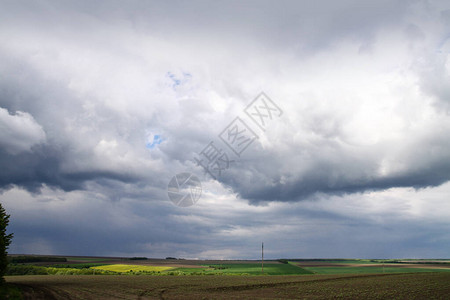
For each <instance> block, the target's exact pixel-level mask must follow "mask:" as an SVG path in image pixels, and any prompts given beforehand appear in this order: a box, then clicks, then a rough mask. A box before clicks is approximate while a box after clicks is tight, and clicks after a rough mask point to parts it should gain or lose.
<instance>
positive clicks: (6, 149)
mask: <svg viewBox="0 0 450 300" xmlns="http://www.w3.org/2000/svg"><path fill="white" fill-rule="evenodd" d="M449 80H450V4H449V3H448V1H425V0H424V1H421V0H417V1H325V0H320V1H45V0H40V1H6V0H0V202H1V203H2V205H3V206H4V207H5V209H6V210H7V212H8V213H9V214H11V223H10V226H9V231H10V232H13V233H14V240H13V243H12V245H11V246H10V251H9V252H10V253H27V254H61V255H105V256H146V257H166V256H175V257H183V258H199V259H232V258H240V259H247V258H250V259H256V258H258V257H259V251H260V246H261V242H263V241H264V243H265V252H266V256H267V257H268V258H282V257H288V258H294V257H296V258H301V257H304V258H333V257H340V258H352V257H353V258H356V257H357V258H448V249H449V248H450V138H449V136H450V134H449V133H450V84H449V83H450V81H449ZM261 93H264V94H263V95H265V97H268V99H270V101H269V100H267V101H266V103H269V104H271V105H272V106H271V107H272V108H274V107H277V108H279V111H276V113H275V111H274V110H270V109H268V108H267V107H266V108H265V110H264V107H263V106H259V111H260V113H261V114H260V115H259V117H260V119H259V120H262V119H261V118H263V116H265V121H266V122H265V123H264V126H263V127H260V126H258V124H257V122H256V121H255V120H257V117H258V116H256V115H253V116H254V117H255V118H254V119H252V118H251V114H247V113H246V110H248V109H249V107H250V108H253V107H252V106H251V105H252V103H256V102H252V101H253V100H255V99H258V98H257V97H258V95H261ZM266 99H267V98H266ZM269 106H270V105H269ZM269 108H270V107H269ZM272 112H273V114H271V113H272ZM267 116H270V118H269V117H267ZM236 118H239V119H238V120H240V121H242V123H243V124H245V126H247V127H246V128H247V131H246V132H249V130H251V132H252V134H253V137H254V139H253V140H252V142H251V144H248V147H246V148H245V149H244V150H243V151H242V152H239V151H238V152H239V155H236V153H235V152H233V151H232V147H230V144H227V140H226V138H230V137H232V136H231V135H230V132H231V131H230V130H231V128H233V126H232V125H233V124H234V123H232V122H234V120H236ZM240 132H242V131H240ZM221 133H225V134H221ZM227 133H228V135H227ZM224 137H225V138H224ZM240 141H245V138H243V139H241V140H240ZM228 142H229V143H232V142H231V141H230V140H228ZM208 145H214V146H215V147H216V148H215V149H217V150H218V151H220V153H221V155H222V154H223V156H220V157H222V158H227V159H228V160H227V163H226V164H225V165H223V164H222V166H225V167H224V168H223V169H222V170H221V173H220V174H218V176H214V177H215V178H213V177H212V176H211V175H210V174H208V173H207V172H206V169H204V168H203V167H202V166H201V165H199V163H198V160H196V159H200V158H201V157H202V155H204V154H205V153H206V152H207V151H206V149H208ZM222 162H224V160H222ZM228 163H229V164H228ZM186 172H187V173H190V174H194V175H195V176H197V178H199V180H200V182H201V188H202V194H201V197H200V199H199V200H198V202H197V203H196V204H194V205H192V206H189V207H179V206H176V205H174V204H173V203H172V202H171V201H170V199H169V195H168V188H167V187H168V184H169V182H170V181H171V179H172V178H173V177H174V176H175V175H176V174H180V173H186Z"/></svg>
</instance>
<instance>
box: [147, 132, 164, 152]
mask: <svg viewBox="0 0 450 300" xmlns="http://www.w3.org/2000/svg"><path fill="white" fill-rule="evenodd" d="M163 141H164V140H163V138H162V137H161V136H160V135H158V134H155V135H154V136H153V140H151V141H150V140H149V141H148V142H147V143H146V144H145V147H147V148H148V149H154V148H155V147H156V146H158V145H159V144H161V143H162V142H163Z"/></svg>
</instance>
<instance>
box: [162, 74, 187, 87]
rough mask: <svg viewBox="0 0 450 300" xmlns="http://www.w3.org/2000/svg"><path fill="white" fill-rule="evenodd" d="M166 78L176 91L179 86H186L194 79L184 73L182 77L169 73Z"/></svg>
mask: <svg viewBox="0 0 450 300" xmlns="http://www.w3.org/2000/svg"><path fill="white" fill-rule="evenodd" d="M166 76H167V77H168V78H170V80H171V81H172V88H173V89H174V90H175V89H176V88H177V87H178V86H180V85H183V84H185V83H186V82H188V81H189V80H190V79H191V78H192V74H191V73H188V72H182V73H181V74H180V75H178V76H177V75H175V74H174V73H172V72H167V74H166Z"/></svg>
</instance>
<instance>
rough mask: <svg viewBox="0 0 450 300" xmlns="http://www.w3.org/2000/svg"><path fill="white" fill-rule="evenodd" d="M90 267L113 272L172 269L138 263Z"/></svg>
mask: <svg viewBox="0 0 450 300" xmlns="http://www.w3.org/2000/svg"><path fill="white" fill-rule="evenodd" d="M91 269H96V270H105V271H113V272H129V271H133V272H139V271H144V272H152V271H153V272H157V271H167V270H170V269H173V267H161V266H138V265H122V264H116V265H105V266H98V267H91Z"/></svg>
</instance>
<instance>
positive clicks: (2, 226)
mask: <svg viewBox="0 0 450 300" xmlns="http://www.w3.org/2000/svg"><path fill="white" fill-rule="evenodd" d="M8 224H9V215H8V214H6V211H5V209H4V208H3V206H2V204H1V203H0V282H3V281H4V280H5V279H4V278H3V275H5V272H6V268H7V267H8V257H7V255H8V253H7V250H8V246H9V244H11V239H12V237H13V235H12V233H11V234H6V227H8Z"/></svg>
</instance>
